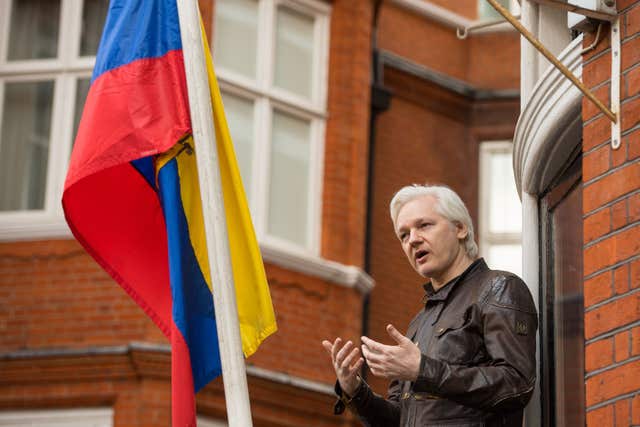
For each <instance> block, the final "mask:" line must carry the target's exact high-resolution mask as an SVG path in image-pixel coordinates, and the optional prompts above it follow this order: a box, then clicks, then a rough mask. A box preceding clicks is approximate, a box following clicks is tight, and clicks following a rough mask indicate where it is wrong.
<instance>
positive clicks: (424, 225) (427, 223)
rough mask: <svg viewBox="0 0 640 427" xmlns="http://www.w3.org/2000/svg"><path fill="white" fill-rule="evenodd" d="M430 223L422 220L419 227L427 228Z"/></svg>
mask: <svg viewBox="0 0 640 427" xmlns="http://www.w3.org/2000/svg"><path fill="white" fill-rule="evenodd" d="M431 225H432V224H431V223H430V222H423V223H422V224H420V228H427V227H430V226H431Z"/></svg>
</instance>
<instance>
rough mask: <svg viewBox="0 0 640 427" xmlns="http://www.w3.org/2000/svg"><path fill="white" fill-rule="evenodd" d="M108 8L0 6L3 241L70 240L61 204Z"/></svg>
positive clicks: (12, 2)
mask: <svg viewBox="0 0 640 427" xmlns="http://www.w3.org/2000/svg"><path fill="white" fill-rule="evenodd" d="M78 5H80V6H81V7H78ZM107 7H108V1H106V0H84V1H81V0H80V1H76V0H9V1H3V2H0V224H1V225H2V226H0V229H1V230H2V233H1V234H0V239H7V238H15V237H18V238H20V237H37V236H38V233H43V234H44V235H50V234H51V233H52V231H53V233H54V234H55V233H56V230H57V233H63V234H66V233H67V231H66V230H67V229H66V225H65V224H64V220H63V217H62V209H61V206H60V198H61V195H62V187H63V184H64V178H65V171H66V167H67V162H68V159H69V156H70V153H71V146H72V141H73V139H74V137H75V132H76V128H77V126H78V122H79V121H80V115H81V114H82V108H83V106H84V99H85V97H86V94H87V91H88V88H89V79H90V76H91V70H92V68H93V63H94V57H95V52H96V49H97V46H98V43H99V41H100V36H101V31H102V26H103V22H104V19H105V17H106V12H107Z"/></svg>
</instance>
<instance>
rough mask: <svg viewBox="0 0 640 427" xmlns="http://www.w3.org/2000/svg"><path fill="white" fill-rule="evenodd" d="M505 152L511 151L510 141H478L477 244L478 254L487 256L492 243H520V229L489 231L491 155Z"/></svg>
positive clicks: (509, 152) (510, 152)
mask: <svg viewBox="0 0 640 427" xmlns="http://www.w3.org/2000/svg"><path fill="white" fill-rule="evenodd" d="M507 153H508V154H512V153H513V144H512V142H511V141H504V140H503V141H484V142H481V143H480V165H479V166H480V167H479V172H480V180H479V189H478V196H479V203H478V206H479V212H480V217H479V220H478V228H479V230H478V246H479V251H480V254H482V255H483V256H488V253H489V248H490V247H491V246H494V245H522V229H521V230H520V232H517V233H516V232H513V233H495V232H491V230H490V226H489V215H490V212H489V206H490V205H491V203H490V200H491V193H492V192H491V188H489V185H490V182H491V177H490V173H491V169H490V164H491V163H490V162H491V155H492V154H507Z"/></svg>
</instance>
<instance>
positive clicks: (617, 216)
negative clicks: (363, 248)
mask: <svg viewBox="0 0 640 427" xmlns="http://www.w3.org/2000/svg"><path fill="white" fill-rule="evenodd" d="M625 225H627V199H623V200H620V201H619V202H617V203H614V204H613V206H611V230H612V231H615V230H617V229H619V228H622V227H624V226H625Z"/></svg>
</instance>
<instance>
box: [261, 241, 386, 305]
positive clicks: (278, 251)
mask: <svg viewBox="0 0 640 427" xmlns="http://www.w3.org/2000/svg"><path fill="white" fill-rule="evenodd" d="M260 249H261V251H262V258H263V259H264V261H265V262H267V263H271V264H275V265H277V266H279V267H282V268H286V269H287V270H292V271H296V272H298V273H302V274H307V275H309V276H313V277H318V278H320V279H324V280H327V281H329V282H332V283H335V284H337V285H341V286H345V287H348V288H356V289H357V290H359V291H360V292H362V293H363V294H365V293H369V292H371V290H372V289H373V287H374V281H373V279H372V278H371V276H369V275H368V274H367V273H365V272H364V271H363V270H362V269H360V268H358V267H355V266H352V265H344V264H340V263H339V262H335V261H329V260H326V259H323V258H320V257H317V256H315V255H312V254H310V253H304V252H301V251H295V250H292V249H291V248H288V247H284V246H281V245H278V244H276V243H275V242H270V243H266V244H265V243H261V244H260Z"/></svg>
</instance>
